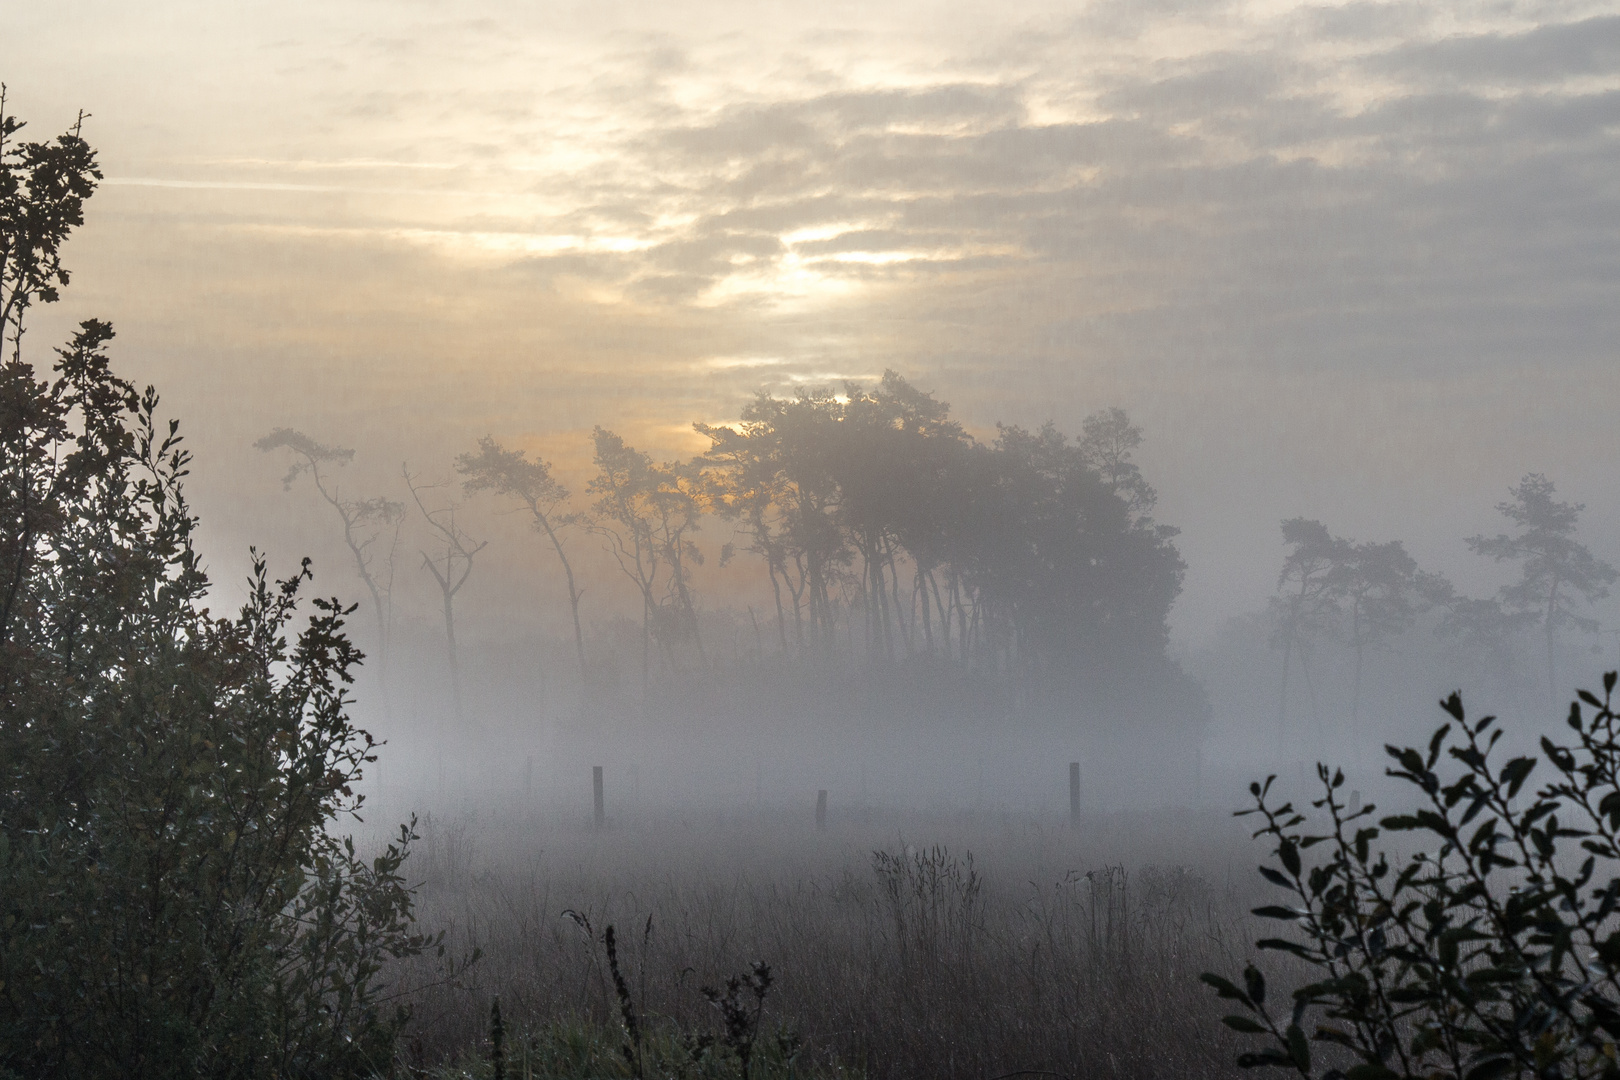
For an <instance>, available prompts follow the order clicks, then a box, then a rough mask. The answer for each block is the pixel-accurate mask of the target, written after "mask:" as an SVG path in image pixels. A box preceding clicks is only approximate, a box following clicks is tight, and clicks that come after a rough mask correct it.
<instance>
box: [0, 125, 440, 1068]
mask: <svg viewBox="0 0 1620 1080" xmlns="http://www.w3.org/2000/svg"><path fill="white" fill-rule="evenodd" d="M20 126H21V125H19V124H18V123H17V122H16V121H15V120H13V119H11V118H9V117H7V116H5V114H4V109H3V99H0V256H3V260H4V262H3V267H0V269H3V271H4V273H3V276H0V286H3V291H0V315H3V318H0V343H3V344H5V345H6V346H7V348H6V353H7V357H6V359H5V362H4V363H3V365H0V1074H5V1073H6V1072H8V1071H9V1072H10V1073H12V1074H16V1075H21V1076H29V1077H46V1076H129V1077H164V1076H187V1077H192V1076H220V1077H224V1076H230V1077H256V1076H305V1075H310V1076H314V1075H319V1076H342V1075H357V1074H366V1073H371V1072H375V1071H378V1070H381V1069H385V1068H387V1066H388V1064H389V1062H390V1060H391V1058H392V1054H393V1046H392V1043H393V1039H394V1036H395V1033H396V1031H397V1030H398V1027H399V1024H400V1023H401V1022H402V1020H403V1018H404V1014H403V1012H402V1011H401V1010H399V1009H398V1008H394V1009H389V1008H387V1007H386V1006H385V1004H384V995H383V993H382V989H381V988H380V986H379V983H378V978H379V972H380V970H381V966H382V964H383V963H384V961H385V960H386V959H387V958H389V957H398V956H404V955H410V954H413V953H418V952H420V951H421V950H422V949H424V948H425V947H427V946H429V945H431V944H433V943H432V942H430V941H428V940H427V939H425V938H424V937H422V936H420V935H418V934H416V933H414V932H413V931H412V929H411V926H410V914H411V900H412V897H411V893H410V891H409V889H408V888H407V887H406V884H405V882H404V880H403V878H402V877H401V868H402V864H403V862H404V860H405V858H406V852H407V848H408V844H409V841H410V840H411V839H412V838H413V837H412V830H411V827H409V826H407V827H403V828H402V829H401V830H400V834H399V839H398V841H397V842H395V843H393V844H391V845H390V846H388V847H387V848H386V849H385V850H384V851H383V853H382V854H381V855H379V856H377V857H376V858H374V859H371V860H369V861H367V860H364V859H362V858H361V857H360V856H359V855H357V853H356V851H355V848H354V844H353V842H352V841H351V840H344V839H340V838H339V837H338V836H337V835H336V834H335V833H334V832H332V831H331V826H333V825H334V824H335V823H336V821H337V819H338V818H339V817H341V816H344V815H345V814H352V813H353V812H354V811H355V810H356V809H358V807H359V803H360V800H359V798H358V797H356V796H355V795H354V794H353V793H352V785H353V783H354V782H355V780H356V779H357V778H358V777H359V775H360V772H361V769H362V768H363V766H364V764H365V763H366V762H369V761H372V760H375V759H374V757H373V756H372V750H373V749H374V743H373V741H372V739H371V738H370V736H368V735H367V734H366V733H365V732H363V731H361V730H359V729H357V728H356V727H355V726H354V725H353V724H352V723H351V722H350V720H349V718H348V716H347V714H346V707H347V705H348V699H347V697H346V690H345V688H346V687H347V685H348V684H349V683H350V681H351V671H352V669H353V667H354V666H355V665H356V664H358V663H359V662H360V659H361V657H360V654H359V653H358V652H356V651H355V649H354V648H353V646H352V645H351V644H350V642H349V640H348V638H347V637H346V636H345V635H344V632H343V618H344V615H345V614H346V613H347V612H346V609H344V608H343V607H342V606H341V605H340V604H339V603H338V602H337V601H335V600H317V601H315V603H314V609H315V610H314V611H313V613H312V614H311V615H310V616H309V618H308V620H307V623H306V624H305V625H304V626H303V628H302V629H301V630H298V631H297V632H296V634H295V633H294V630H295V627H294V620H295V618H296V617H297V607H298V602H299V592H300V589H301V587H302V585H303V583H304V582H305V581H307V580H308V579H309V568H308V563H307V561H306V562H305V564H304V566H303V568H302V569H301V571H300V572H299V573H298V574H296V575H294V576H293V577H292V578H289V579H288V580H285V581H279V582H272V581H271V580H270V578H269V575H268V573H267V571H266V567H265V562H264V560H263V559H262V558H260V557H258V556H257V555H256V554H255V556H254V559H253V573H252V578H251V582H250V584H251V595H250V597H249V600H248V602H247V604H246V605H245V606H244V607H243V609H242V610H241V613H240V614H239V615H237V616H236V617H235V618H231V619H220V618H215V617H214V616H212V615H211V614H210V613H209V611H208V610H207V608H206V607H204V606H203V605H204V600H205V595H206V591H207V588H208V581H207V578H206V576H205V575H204V573H203V571H202V569H201V567H200V565H199V561H198V556H197V553H196V552H195V550H194V549H193V547H192V534H193V530H194V529H195V526H196V521H195V519H194V518H193V517H192V515H191V513H190V511H189V509H188V508H187V505H186V502H185V500H184V498H183V496H182V492H181V482H182V479H183V478H184V477H185V475H186V473H187V468H188V465H189V459H188V455H187V454H186V452H185V451H184V449H183V448H182V447H181V444H180V437H179V435H178V433H177V427H176V425H175V424H174V423H169V424H167V425H162V426H161V427H160V424H159V422H158V420H157V395H156V394H155V393H154V392H153V391H152V390H150V389H148V390H147V391H146V392H145V393H144V394H137V393H136V391H135V389H134V388H133V387H132V386H131V385H130V384H129V383H127V382H125V381H124V380H122V379H119V378H117V377H116V376H114V375H113V374H112V372H111V369H110V366H109V361H108V357H107V354H106V351H105V348H104V346H105V345H106V343H107V341H108V340H109V339H111V338H112V336H113V335H112V329H111V327H109V326H108V325H106V324H105V323H101V322H97V321H93V320H92V321H89V322H85V323H83V324H81V327H80V330H79V332H78V333H77V334H76V335H75V336H74V338H73V340H72V342H71V343H70V344H69V345H68V346H67V347H66V348H63V349H60V350H58V355H57V359H56V362H55V364H54V368H53V371H52V373H51V374H50V375H49V376H48V377H45V378H41V377H39V376H37V375H36V372H35V370H34V368H33V366H32V365H31V364H29V363H27V362H26V361H25V360H24V359H23V357H22V350H21V342H22V317H23V314H24V313H25V312H26V310H27V308H28V307H29V305H30V303H32V302H34V301H43V302H49V301H50V300H53V299H55V295H56V294H55V286H56V285H58V284H65V283H66V281H67V274H66V272H65V271H64V270H62V269H61V267H60V265H59V263H58V262H57V261H56V252H57V250H58V249H59V247H60V244H61V241H62V240H63V238H64V237H65V236H66V235H67V233H68V232H69V230H70V229H71V228H72V227H73V226H76V225H77V224H78V223H79V221H80V217H81V215H80V207H81V205H82V202H83V199H84V198H86V197H88V195H89V193H90V191H91V190H92V189H93V186H94V180H96V179H98V178H99V176H100V174H99V172H97V171H96V168H95V156H94V154H93V152H91V151H90V149H89V148H88V147H87V146H86V145H85V144H84V142H83V141H82V139H80V138H79V135H78V133H77V131H74V132H72V133H70V134H68V135H64V136H62V137H61V138H59V139H58V140H56V141H55V142H54V143H48V144H47V143H24V144H20V145H19V144H16V143H15V142H14V140H13V136H14V135H15V133H16V132H17V130H18V128H19V127H20ZM8 337H9V338H10V340H9V341H7V340H6V339H7V338H8Z"/></svg>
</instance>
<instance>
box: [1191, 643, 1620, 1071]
mask: <svg viewBox="0 0 1620 1080" xmlns="http://www.w3.org/2000/svg"><path fill="white" fill-rule="evenodd" d="M1615 683H1616V675H1615V673H1614V672H1610V673H1609V674H1607V675H1605V676H1604V679H1603V685H1604V695H1603V697H1602V698H1601V699H1600V698H1598V697H1597V696H1596V695H1594V694H1591V693H1588V692H1586V691H1581V693H1580V696H1579V700H1577V701H1575V702H1573V703H1572V704H1571V706H1570V710H1569V715H1568V719H1567V723H1568V727H1569V729H1570V731H1571V732H1572V737H1571V738H1569V739H1567V740H1565V741H1564V742H1556V741H1554V740H1553V739H1551V738H1549V737H1546V736H1543V737H1542V738H1541V740H1540V747H1541V754H1540V755H1539V756H1537V755H1523V756H1517V757H1513V758H1511V759H1510V760H1508V761H1506V762H1501V763H1497V762H1495V761H1493V753H1494V751H1495V750H1496V748H1497V745H1498V743H1499V741H1500V740H1501V739H1502V737H1503V732H1502V729H1501V727H1500V726H1499V725H1498V724H1497V722H1496V718H1495V717H1491V716H1486V717H1484V718H1481V719H1477V720H1476V719H1470V718H1469V717H1468V716H1467V714H1466V712H1465V711H1464V709H1463V705H1462V701H1461V698H1460V696H1459V695H1457V694H1453V695H1451V697H1450V698H1448V699H1447V700H1446V701H1444V702H1443V703H1442V705H1443V706H1444V708H1445V710H1446V712H1447V713H1448V714H1449V716H1450V720H1449V721H1448V722H1447V723H1445V724H1443V725H1442V726H1441V727H1440V728H1439V729H1438V730H1436V731H1435V733H1434V736H1433V737H1432V738H1431V739H1430V741H1429V744H1428V747H1427V748H1426V749H1419V748H1415V747H1394V746H1391V747H1388V748H1387V750H1388V753H1389V755H1390V757H1391V759H1392V760H1393V762H1394V766H1393V767H1392V768H1390V769H1389V770H1388V772H1389V775H1390V776H1392V777H1396V778H1399V779H1400V780H1402V781H1405V782H1406V783H1408V784H1410V785H1411V786H1412V787H1413V788H1415V789H1416V793H1417V795H1418V802H1419V805H1418V806H1417V807H1416V808H1415V809H1413V810H1412V811H1411V812H1409V813H1402V814H1395V815H1391V816H1388V817H1384V818H1382V819H1381V820H1379V821H1378V823H1377V824H1376V825H1375V824H1374V820H1375V819H1374V814H1375V808H1374V807H1373V806H1370V805H1369V806H1367V807H1364V808H1361V809H1359V810H1352V809H1350V808H1349V807H1347V806H1346V804H1345V802H1344V801H1343V800H1342V799H1341V794H1340V793H1341V788H1342V786H1343V784H1344V775H1343V774H1342V773H1341V772H1337V771H1332V772H1330V771H1329V770H1328V769H1327V768H1326V767H1325V766H1319V767H1318V778H1319V780H1320V781H1321V783H1322V791H1323V793H1322V797H1321V798H1320V799H1317V800H1315V801H1313V802H1312V803H1311V807H1312V808H1314V809H1315V810H1316V811H1318V812H1319V813H1321V814H1325V816H1326V820H1325V821H1324V822H1322V827H1320V828H1318V827H1315V826H1313V825H1312V824H1311V820H1310V819H1311V817H1312V816H1313V815H1312V814H1310V813H1309V812H1308V811H1305V810H1300V809H1296V808H1295V806H1294V805H1293V804H1292V803H1283V804H1282V805H1280V806H1279V805H1273V803H1272V802H1271V801H1270V790H1271V784H1272V779H1274V778H1272V779H1268V780H1267V781H1266V782H1265V783H1264V784H1255V785H1253V787H1252V788H1251V791H1252V793H1253V795H1254V797H1255V807H1254V808H1253V809H1251V810H1246V811H1242V813H1244V814H1258V815H1260V816H1261V818H1262V819H1263V821H1264V824H1263V825H1262V826H1261V828H1260V829H1259V831H1258V832H1256V833H1255V836H1256V837H1262V836H1263V837H1266V838H1268V839H1269V840H1270V841H1272V842H1273V843H1274V847H1273V849H1272V850H1273V854H1274V856H1275V862H1274V863H1273V864H1271V865H1267V866H1262V867H1261V868H1260V873H1261V874H1262V875H1263V876H1264V877H1265V878H1266V879H1267V880H1268V881H1270V882H1271V883H1272V884H1274V885H1277V886H1279V887H1280V888H1282V889H1284V890H1285V891H1286V892H1288V893H1289V894H1290V896H1289V900H1288V901H1287V903H1286V904H1277V905H1267V906H1265V907H1260V908H1257V909H1255V912H1254V913H1255V914H1256V915H1258V916H1260V917H1262V918H1267V919H1275V920H1279V921H1281V922H1283V923H1285V924H1286V925H1287V926H1288V927H1290V928H1291V931H1292V932H1291V933H1290V934H1289V936H1286V937H1279V938H1268V939H1263V940H1261V941H1259V942H1257V943H1256V944H1257V946H1258V947H1259V948H1261V949H1265V950H1274V951H1278V952H1281V953H1283V954H1285V955H1287V956H1290V957H1292V958H1294V959H1295V960H1297V961H1299V962H1301V963H1302V964H1303V965H1304V966H1305V967H1306V969H1307V970H1308V971H1309V972H1310V973H1311V978H1310V981H1308V982H1306V983H1305V985H1303V986H1300V987H1299V988H1298V989H1296V990H1294V991H1293V994H1292V999H1291V1001H1289V1002H1287V1003H1286V1004H1282V1005H1281V1006H1279V1005H1278V1004H1275V1003H1268V1001H1267V997H1266V991H1267V986H1266V980H1265V978H1264V976H1263V975H1262V973H1261V972H1260V970H1259V969H1258V968H1257V967H1255V966H1254V965H1252V964H1251V965H1250V966H1249V967H1248V968H1247V970H1246V971H1245V972H1244V977H1243V983H1242V986H1239V985H1237V984H1236V983H1234V982H1232V981H1230V980H1227V979H1224V978H1222V977H1220V976H1217V975H1205V976H1204V979H1205V981H1206V982H1208V983H1209V984H1210V985H1211V986H1213V987H1214V988H1215V990H1216V992H1217V993H1218V994H1219V995H1220V996H1221V997H1223V998H1226V999H1229V1000H1232V1001H1236V1002H1237V1003H1238V1004H1239V1005H1240V1006H1241V1007H1242V1009H1243V1010H1244V1011H1243V1012H1242V1013H1239V1014H1236V1015H1234V1016H1230V1017H1228V1018H1227V1019H1226V1023H1227V1025H1228V1026H1229V1027H1231V1028H1233V1029H1235V1030H1237V1031H1240V1032H1248V1033H1252V1034H1256V1035H1260V1036H1264V1037H1265V1039H1266V1043H1267V1045H1266V1046H1265V1047H1264V1048H1263V1049H1261V1050H1259V1051H1256V1052H1252V1053H1249V1054H1246V1055H1244V1056H1243V1057H1242V1058H1240V1059H1239V1063H1240V1064H1244V1065H1277V1066H1282V1067H1286V1068H1291V1069H1293V1070H1295V1071H1297V1072H1298V1073H1299V1074H1300V1075H1302V1076H1321V1077H1341V1076H1342V1077H1347V1078H1348V1080H1378V1078H1389V1077H1426V1078H1428V1077H1442V1078H1452V1077H1455V1078H1458V1080H1487V1078H1491V1077H1503V1076H1535V1077H1590V1076H1614V1075H1616V1074H1617V1073H1620V1063H1617V1060H1616V1053H1615V1044H1616V1041H1617V1040H1620V928H1617V925H1616V923H1617V920H1616V914H1617V910H1620V714H1617V713H1616V711H1615V706H1616V703H1615V701H1614V699H1613V696H1612V695H1613V691H1614V688H1615ZM1543 762H1545V765H1546V768H1545V769H1544V770H1543V775H1544V776H1545V782H1544V783H1543V784H1542V785H1541V787H1539V788H1534V787H1532V786H1530V785H1529V781H1530V778H1531V776H1532V774H1533V773H1535V771H1536V770H1537V768H1538V767H1541V766H1542V764H1543ZM1525 793H1528V794H1529V798H1528V800H1527V801H1526V802H1525V803H1524V804H1523V805H1522V806H1521V805H1520V804H1519V803H1518V799H1519V797H1520V796H1521V794H1525ZM1384 832H1393V833H1402V834H1410V835H1411V837H1412V840H1413V841H1414V842H1415V845H1414V846H1416V847H1417V848H1418V850H1416V851H1414V852H1412V853H1411V854H1404V855H1403V854H1393V853H1391V852H1388V851H1384V850H1379V849H1378V848H1376V847H1375V846H1374V845H1375V841H1377V840H1379V838H1380V836H1381V834H1382V833H1384ZM1572 846H1573V847H1574V848H1575V849H1576V850H1573V851H1572V850H1570V849H1571V847H1572ZM1312 849H1319V850H1321V851H1322V852H1324V854H1323V855H1322V857H1321V858H1320V859H1319V860H1318V861H1317V862H1316V863H1315V864H1314V865H1311V864H1309V862H1308V856H1307V855H1306V854H1305V853H1306V852H1307V851H1310V850H1312ZM1313 1044H1317V1045H1322V1044H1326V1046H1327V1047H1330V1048H1332V1049H1331V1050H1330V1051H1329V1052H1328V1053H1327V1054H1322V1053H1321V1052H1319V1051H1318V1052H1313ZM1323 1058H1326V1059H1327V1060H1323ZM1351 1062H1353V1064H1351ZM1341 1066H1346V1067H1341Z"/></svg>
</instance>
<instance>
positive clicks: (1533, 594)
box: [1468, 473, 1620, 698]
mask: <svg viewBox="0 0 1620 1080" xmlns="http://www.w3.org/2000/svg"><path fill="white" fill-rule="evenodd" d="M1510 494H1511V495H1512V496H1513V497H1512V498H1511V499H1510V500H1509V501H1507V502H1501V503H1497V504H1496V509H1497V510H1499V511H1500V512H1501V513H1502V514H1503V515H1504V516H1505V517H1507V518H1508V519H1509V520H1510V521H1512V522H1513V523H1514V524H1515V525H1516V526H1518V531H1517V532H1516V533H1514V534H1513V535H1511V536H1510V535H1508V534H1506V533H1499V534H1497V535H1496V536H1493V537H1486V536H1473V537H1469V539H1468V546H1469V548H1471V549H1472V550H1473V551H1474V552H1476V553H1477V554H1480V555H1484V556H1486V557H1487V558H1491V559H1495V560H1496V561H1497V562H1517V563H1519V564H1520V566H1519V580H1518V581H1516V582H1514V583H1513V584H1511V585H1507V586H1504V587H1503V589H1502V590H1501V593H1500V596H1501V599H1502V606H1503V608H1504V609H1506V610H1507V611H1510V612H1515V613H1518V614H1521V615H1522V616H1524V617H1525V620H1526V621H1527V622H1529V621H1531V620H1533V621H1534V622H1539V623H1540V624H1541V628H1542V632H1543V633H1544V634H1545V635H1546V642H1547V688H1548V692H1549V693H1550V694H1552V695H1553V696H1554V698H1556V697H1557V696H1558V684H1557V681H1556V679H1555V677H1554V675H1555V672H1554V660H1553V655H1554V651H1555V649H1556V646H1557V635H1558V631H1559V629H1560V628H1562V627H1565V626H1574V627H1576V628H1578V629H1581V630H1585V631H1586V632H1587V633H1596V631H1597V623H1596V622H1595V621H1593V620H1591V619H1588V618H1583V617H1582V616H1580V615H1578V614H1576V612H1575V611H1574V610H1572V607H1571V605H1572V604H1573V603H1574V602H1575V600H1576V599H1577V598H1579V599H1581V600H1585V601H1586V602H1588V603H1590V602H1592V601H1594V600H1601V599H1603V598H1604V597H1606V596H1608V595H1609V586H1610V585H1611V584H1613V583H1614V581H1615V579H1616V578H1617V577H1620V573H1617V572H1616V570H1615V568H1614V567H1612V566H1610V565H1609V564H1608V563H1606V562H1603V561H1602V560H1601V559H1598V558H1596V557H1595V556H1593V554H1592V553H1591V552H1590V551H1588V550H1587V549H1586V547H1585V546H1584V545H1583V544H1581V543H1580V542H1579V541H1577V540H1576V539H1575V528H1576V525H1577V524H1578V523H1579V521H1580V516H1581V511H1582V510H1585V509H1586V505H1585V504H1584V503H1567V502H1559V501H1558V500H1556V499H1554V498H1553V496H1554V494H1556V488H1555V487H1554V486H1553V482H1552V481H1551V480H1549V479H1547V478H1546V477H1545V476H1543V475H1542V474H1541V473H1530V474H1529V475H1527V476H1525V477H1524V479H1522V480H1520V481H1519V484H1518V486H1517V487H1514V488H1512V489H1511V491H1510Z"/></svg>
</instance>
